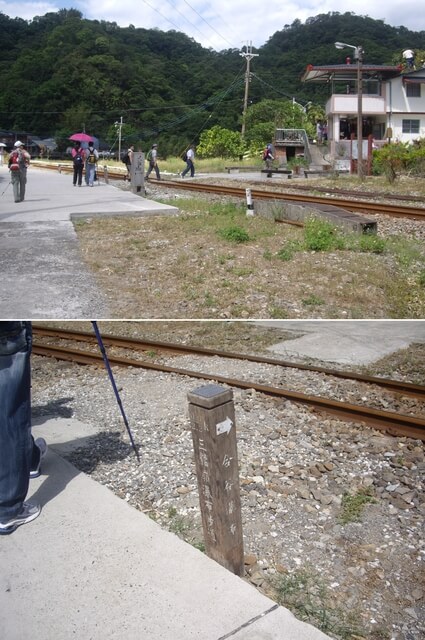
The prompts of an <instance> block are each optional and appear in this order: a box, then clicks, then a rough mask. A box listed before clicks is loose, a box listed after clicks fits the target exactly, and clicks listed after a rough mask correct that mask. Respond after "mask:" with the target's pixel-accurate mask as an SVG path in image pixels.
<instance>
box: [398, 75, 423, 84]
mask: <svg viewBox="0 0 425 640" xmlns="http://www.w3.org/2000/svg"><path fill="white" fill-rule="evenodd" d="M418 82H420V83H423V82H425V76H409V77H408V78H407V77H406V76H403V84H418Z"/></svg>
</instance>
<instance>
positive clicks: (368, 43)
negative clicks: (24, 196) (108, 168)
mask: <svg viewBox="0 0 425 640" xmlns="http://www.w3.org/2000/svg"><path fill="white" fill-rule="evenodd" d="M0 30H1V33H2V38H1V40H0V86H1V87H2V89H1V93H0V129H2V130H10V129H13V130H19V131H27V132H31V133H32V134H34V135H39V136H42V137H47V136H54V137H56V138H59V139H61V138H62V139H63V140H66V138H67V137H68V135H69V134H70V133H72V132H74V131H79V130H81V129H82V128H83V127H84V128H85V130H86V131H88V132H90V133H93V134H94V135H97V136H98V137H101V138H103V139H105V140H107V141H108V143H109V144H113V143H114V140H115V139H116V134H117V129H116V126H115V125H114V123H115V122H117V121H118V120H120V118H121V117H122V118H123V122H124V123H125V126H124V127H123V139H124V142H125V143H127V142H130V141H132V142H137V141H140V142H142V143H143V144H145V145H146V144H149V143H150V142H152V141H153V140H155V141H156V142H158V143H159V144H160V145H161V151H162V153H163V154H166V153H172V152H177V151H178V150H181V148H182V147H183V146H184V145H186V144H187V143H188V142H191V141H194V142H197V140H198V139H199V135H200V133H201V132H202V131H204V130H205V129H210V128H211V127H212V126H214V125H216V124H220V125H221V126H222V127H226V128H229V129H234V130H240V124H241V113H242V107H243V96H244V85H245V68H246V63H245V60H244V58H242V57H241V56H240V55H239V51H237V50H226V51H221V52H219V53H217V52H215V51H213V50H211V49H205V48H203V47H202V46H201V45H199V44H198V43H196V42H195V41H194V40H193V39H191V38H189V37H188V36H186V35H185V34H183V33H180V32H177V31H167V32H163V31H159V30H157V29H141V28H137V29H136V28H135V27H132V26H130V27H127V28H121V27H119V26H118V25H117V24H115V23H110V22H104V21H97V20H85V19H84V18H83V17H82V14H81V13H80V12H79V11H77V10H74V9H71V10H61V11H59V12H57V13H48V14H46V15H44V16H42V17H37V18H35V19H34V20H32V21H31V22H27V21H25V20H22V19H19V18H16V19H11V18H9V17H7V16H5V15H4V14H1V13H0ZM424 36H425V32H412V31H409V30H407V29H406V28H404V27H398V28H395V27H391V26H388V25H386V24H385V23H384V22H383V21H381V20H373V19H372V18H368V17H361V16H356V15H354V14H352V13H344V14H339V13H331V14H326V15H319V16H316V17H314V18H309V19H308V20H307V21H306V23H305V24H302V23H301V22H300V21H298V20H296V21H295V22H293V23H292V24H291V25H285V26H283V28H282V29H281V30H280V31H277V32H276V33H275V34H273V35H272V36H271V37H270V39H269V40H268V41H267V42H266V44H265V45H264V46H263V47H261V48H260V49H258V50H256V53H258V54H259V56H258V57H256V58H255V59H254V60H253V61H252V63H251V71H252V73H253V76H252V80H251V83H250V88H249V98H250V104H251V103H252V104H257V103H258V102H259V101H261V100H263V99H266V98H267V99H273V100H276V99H279V98H283V99H287V98H290V99H292V98H295V99H296V100H297V101H298V102H301V103H304V102H307V101H309V100H311V101H313V102H315V103H318V104H322V105H323V104H324V102H325V99H326V94H325V93H324V91H326V89H325V88H323V87H320V88H318V87H315V86H311V85H303V84H302V83H301V82H300V77H301V75H302V73H303V71H304V69H305V67H306V65H307V64H309V63H313V64H319V63H332V62H334V63H336V62H343V61H344V60H345V56H346V55H347V54H346V52H344V51H338V50H336V49H335V47H334V42H335V41H336V40H342V41H347V42H350V43H354V44H361V45H362V46H363V48H364V50H365V56H364V59H365V62H366V63H367V62H371V63H390V64H393V63H395V62H398V61H399V60H400V56H401V51H402V50H403V49H404V48H406V47H407V46H409V47H411V48H423V42H424Z"/></svg>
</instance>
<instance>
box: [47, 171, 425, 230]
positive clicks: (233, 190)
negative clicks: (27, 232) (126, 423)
mask: <svg viewBox="0 0 425 640" xmlns="http://www.w3.org/2000/svg"><path fill="white" fill-rule="evenodd" d="M42 166H43V168H46V169H54V170H58V165H45V164H43V165H42ZM60 170H61V171H63V172H68V173H71V172H72V167H71V165H60ZM98 174H99V176H103V174H104V172H103V169H102V167H99V170H98ZM108 177H109V178H110V179H112V180H122V179H123V177H124V176H123V173H122V172H121V171H114V170H110V169H108ZM154 183H155V185H157V186H158V187H168V188H172V189H181V190H186V191H198V192H203V193H214V194H219V195H223V196H229V197H234V198H240V199H244V200H245V199H246V190H245V189H243V188H240V187H231V186H225V185H214V184H203V183H201V182H197V181H188V182H185V181H183V180H164V179H162V180H161V181H155V182H154ZM299 186H300V187H301V185H299ZM291 188H292V187H291ZM303 188H308V187H307V186H303ZM313 189H314V190H315V191H317V188H316V187H313V188H312V189H311V190H313ZM326 191H327V193H329V190H326ZM251 195H252V197H253V199H254V200H256V199H257V200H284V201H287V202H298V203H305V204H313V203H314V204H320V205H327V206H333V207H340V208H341V209H346V210H348V211H354V212H359V213H364V214H371V213H382V214H385V215H389V216H393V217H402V218H412V219H414V220H424V221H425V207H415V206H408V205H402V204H400V205H398V204H387V203H379V202H373V201H371V198H372V194H370V193H369V194H362V196H361V197H365V198H369V200H368V202H365V201H362V200H356V199H355V198H353V197H345V198H339V197H326V196H316V195H311V194H304V193H302V194H297V193H293V192H284V191H267V190H260V189H252V188H251ZM357 196H358V197H359V195H358V194H357ZM388 197H390V196H388Z"/></svg>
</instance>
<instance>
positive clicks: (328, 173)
mask: <svg viewBox="0 0 425 640" xmlns="http://www.w3.org/2000/svg"><path fill="white" fill-rule="evenodd" d="M333 173H334V172H333V171H323V170H321V169H311V170H310V169H306V170H305V171H304V175H305V177H306V178H308V176H309V175H313V174H314V175H318V176H323V177H325V178H326V177H327V176H331V175H332V174H333Z"/></svg>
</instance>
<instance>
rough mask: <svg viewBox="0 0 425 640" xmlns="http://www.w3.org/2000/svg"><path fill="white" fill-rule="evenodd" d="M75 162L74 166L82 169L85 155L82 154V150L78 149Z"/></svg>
mask: <svg viewBox="0 0 425 640" xmlns="http://www.w3.org/2000/svg"><path fill="white" fill-rule="evenodd" d="M73 160H74V165H75V166H76V167H80V166H81V165H82V164H83V163H84V159H83V153H82V151H81V149H78V151H77V153H76V154H75V156H74V158H73Z"/></svg>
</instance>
